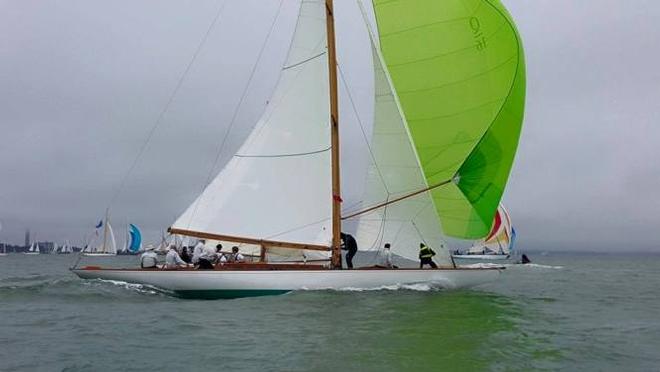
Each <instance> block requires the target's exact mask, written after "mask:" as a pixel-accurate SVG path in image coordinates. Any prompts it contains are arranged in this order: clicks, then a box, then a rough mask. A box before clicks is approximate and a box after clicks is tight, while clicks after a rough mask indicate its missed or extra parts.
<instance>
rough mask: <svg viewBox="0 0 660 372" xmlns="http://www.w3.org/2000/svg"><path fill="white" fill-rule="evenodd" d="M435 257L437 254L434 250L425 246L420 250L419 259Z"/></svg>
mask: <svg viewBox="0 0 660 372" xmlns="http://www.w3.org/2000/svg"><path fill="white" fill-rule="evenodd" d="M433 256H435V252H433V249H431V248H429V247H427V246H423V247H421V248H420V249H419V258H431V257H433Z"/></svg>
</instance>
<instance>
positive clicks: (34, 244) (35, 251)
mask: <svg viewBox="0 0 660 372" xmlns="http://www.w3.org/2000/svg"><path fill="white" fill-rule="evenodd" d="M40 253H41V252H40V251H39V243H37V242H35V241H33V242H32V244H31V245H30V248H28V250H27V252H23V254H28V255H36V254H40Z"/></svg>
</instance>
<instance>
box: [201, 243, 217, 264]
mask: <svg viewBox="0 0 660 372" xmlns="http://www.w3.org/2000/svg"><path fill="white" fill-rule="evenodd" d="M202 257H203V258H205V259H207V260H209V261H211V262H213V261H215V248H213V247H209V246H207V245H204V248H203V249H202Z"/></svg>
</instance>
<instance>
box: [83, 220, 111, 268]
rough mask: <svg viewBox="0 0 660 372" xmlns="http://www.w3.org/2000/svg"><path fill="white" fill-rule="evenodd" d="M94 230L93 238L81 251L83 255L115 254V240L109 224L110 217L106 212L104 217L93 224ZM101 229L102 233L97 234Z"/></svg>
mask: <svg viewBox="0 0 660 372" xmlns="http://www.w3.org/2000/svg"><path fill="white" fill-rule="evenodd" d="M95 228H96V231H95V235H94V240H93V241H92V243H91V244H88V245H87V247H86V249H85V250H84V251H83V256H88V257H109V256H116V255H117V242H116V240H115V233H114V231H113V230H112V225H110V218H109V217H108V213H107V212H106V215H105V218H104V219H103V220H101V221H99V223H98V224H97V225H96V226H95ZM100 229H103V233H102V234H99V230H100Z"/></svg>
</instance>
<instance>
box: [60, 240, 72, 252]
mask: <svg viewBox="0 0 660 372" xmlns="http://www.w3.org/2000/svg"><path fill="white" fill-rule="evenodd" d="M57 253H58V254H71V253H73V249H72V248H71V244H69V241H68V240H67V241H66V242H64V245H63V246H62V247H60V250H59V251H58V252H57Z"/></svg>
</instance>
